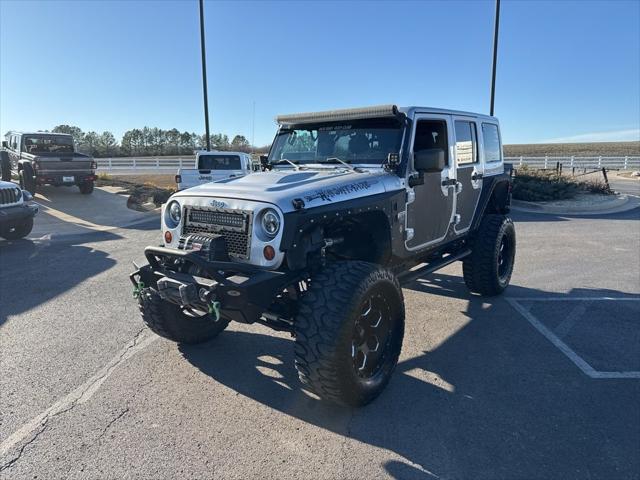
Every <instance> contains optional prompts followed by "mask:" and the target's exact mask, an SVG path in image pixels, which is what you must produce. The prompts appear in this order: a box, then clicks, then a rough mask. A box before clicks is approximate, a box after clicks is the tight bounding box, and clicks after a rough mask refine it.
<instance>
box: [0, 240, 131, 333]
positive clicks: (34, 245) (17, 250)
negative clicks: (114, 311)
mask: <svg viewBox="0 0 640 480" xmlns="http://www.w3.org/2000/svg"><path fill="white" fill-rule="evenodd" d="M81 238H82V242H89V241H106V240H114V239H117V238H120V237H119V236H118V235H114V234H112V233H109V232H97V233H89V234H85V235H82V236H81ZM115 263H116V261H115V260H113V259H112V258H109V255H108V254H107V253H106V252H103V251H101V250H95V249H93V248H91V247H85V246H82V245H77V244H74V242H72V241H65V242H48V241H37V242H33V241H30V240H19V241H14V242H0V328H1V327H2V325H3V324H4V322H5V321H6V320H7V317H8V316H10V315H18V314H20V313H22V312H25V311H27V310H29V309H31V308H34V307H36V306H38V305H41V304H43V303H45V302H47V301H49V300H51V299H52V298H55V297H56V296H58V295H60V294H62V293H64V292H66V291H67V290H69V289H70V288H73V287H75V286H76V285H78V284H80V283H81V282H83V281H85V280H87V279H88V278H91V277H93V276H94V275H97V274H99V273H101V272H104V271H106V270H108V269H110V268H111V267H113V266H114V265H115ZM26 264H28V267H27V266H26ZM27 272H28V273H27Z"/></svg>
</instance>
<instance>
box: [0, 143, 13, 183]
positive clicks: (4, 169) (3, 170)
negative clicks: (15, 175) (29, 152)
mask: <svg viewBox="0 0 640 480" xmlns="http://www.w3.org/2000/svg"><path fill="white" fill-rule="evenodd" d="M0 178H2V181H3V182H10V181H11V161H10V160H9V154H8V153H7V152H5V151H4V150H2V151H0Z"/></svg>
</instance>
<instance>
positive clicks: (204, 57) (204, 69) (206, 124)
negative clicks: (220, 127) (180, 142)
mask: <svg viewBox="0 0 640 480" xmlns="http://www.w3.org/2000/svg"><path fill="white" fill-rule="evenodd" d="M200 53H201V54H202V92H203V94H204V129H205V135H206V138H207V152H208V151H209V150H211V136H210V135H209V98H208V96H207V54H206V52H205V48H204V0H200Z"/></svg>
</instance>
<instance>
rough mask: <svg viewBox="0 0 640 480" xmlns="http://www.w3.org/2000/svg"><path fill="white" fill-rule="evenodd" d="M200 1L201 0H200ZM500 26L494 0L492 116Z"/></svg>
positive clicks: (498, 9) (498, 4) (497, 1)
mask: <svg viewBox="0 0 640 480" xmlns="http://www.w3.org/2000/svg"><path fill="white" fill-rule="evenodd" d="M200 1H202V0H200ZM499 28H500V0H496V20H495V30H494V32H493V68H492V72H491V107H490V108H489V115H491V116H493V104H494V101H495V98H496V64H497V63H498V29H499Z"/></svg>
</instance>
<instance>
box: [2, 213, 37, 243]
mask: <svg viewBox="0 0 640 480" xmlns="http://www.w3.org/2000/svg"><path fill="white" fill-rule="evenodd" d="M31 230H33V217H31V218H28V219H26V220H23V221H22V222H21V223H19V224H17V225H13V226H11V227H8V228H6V229H5V230H4V231H1V232H0V237H4V238H6V239H7V240H18V239H20V238H24V237H26V236H27V235H29V234H30V233H31Z"/></svg>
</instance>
